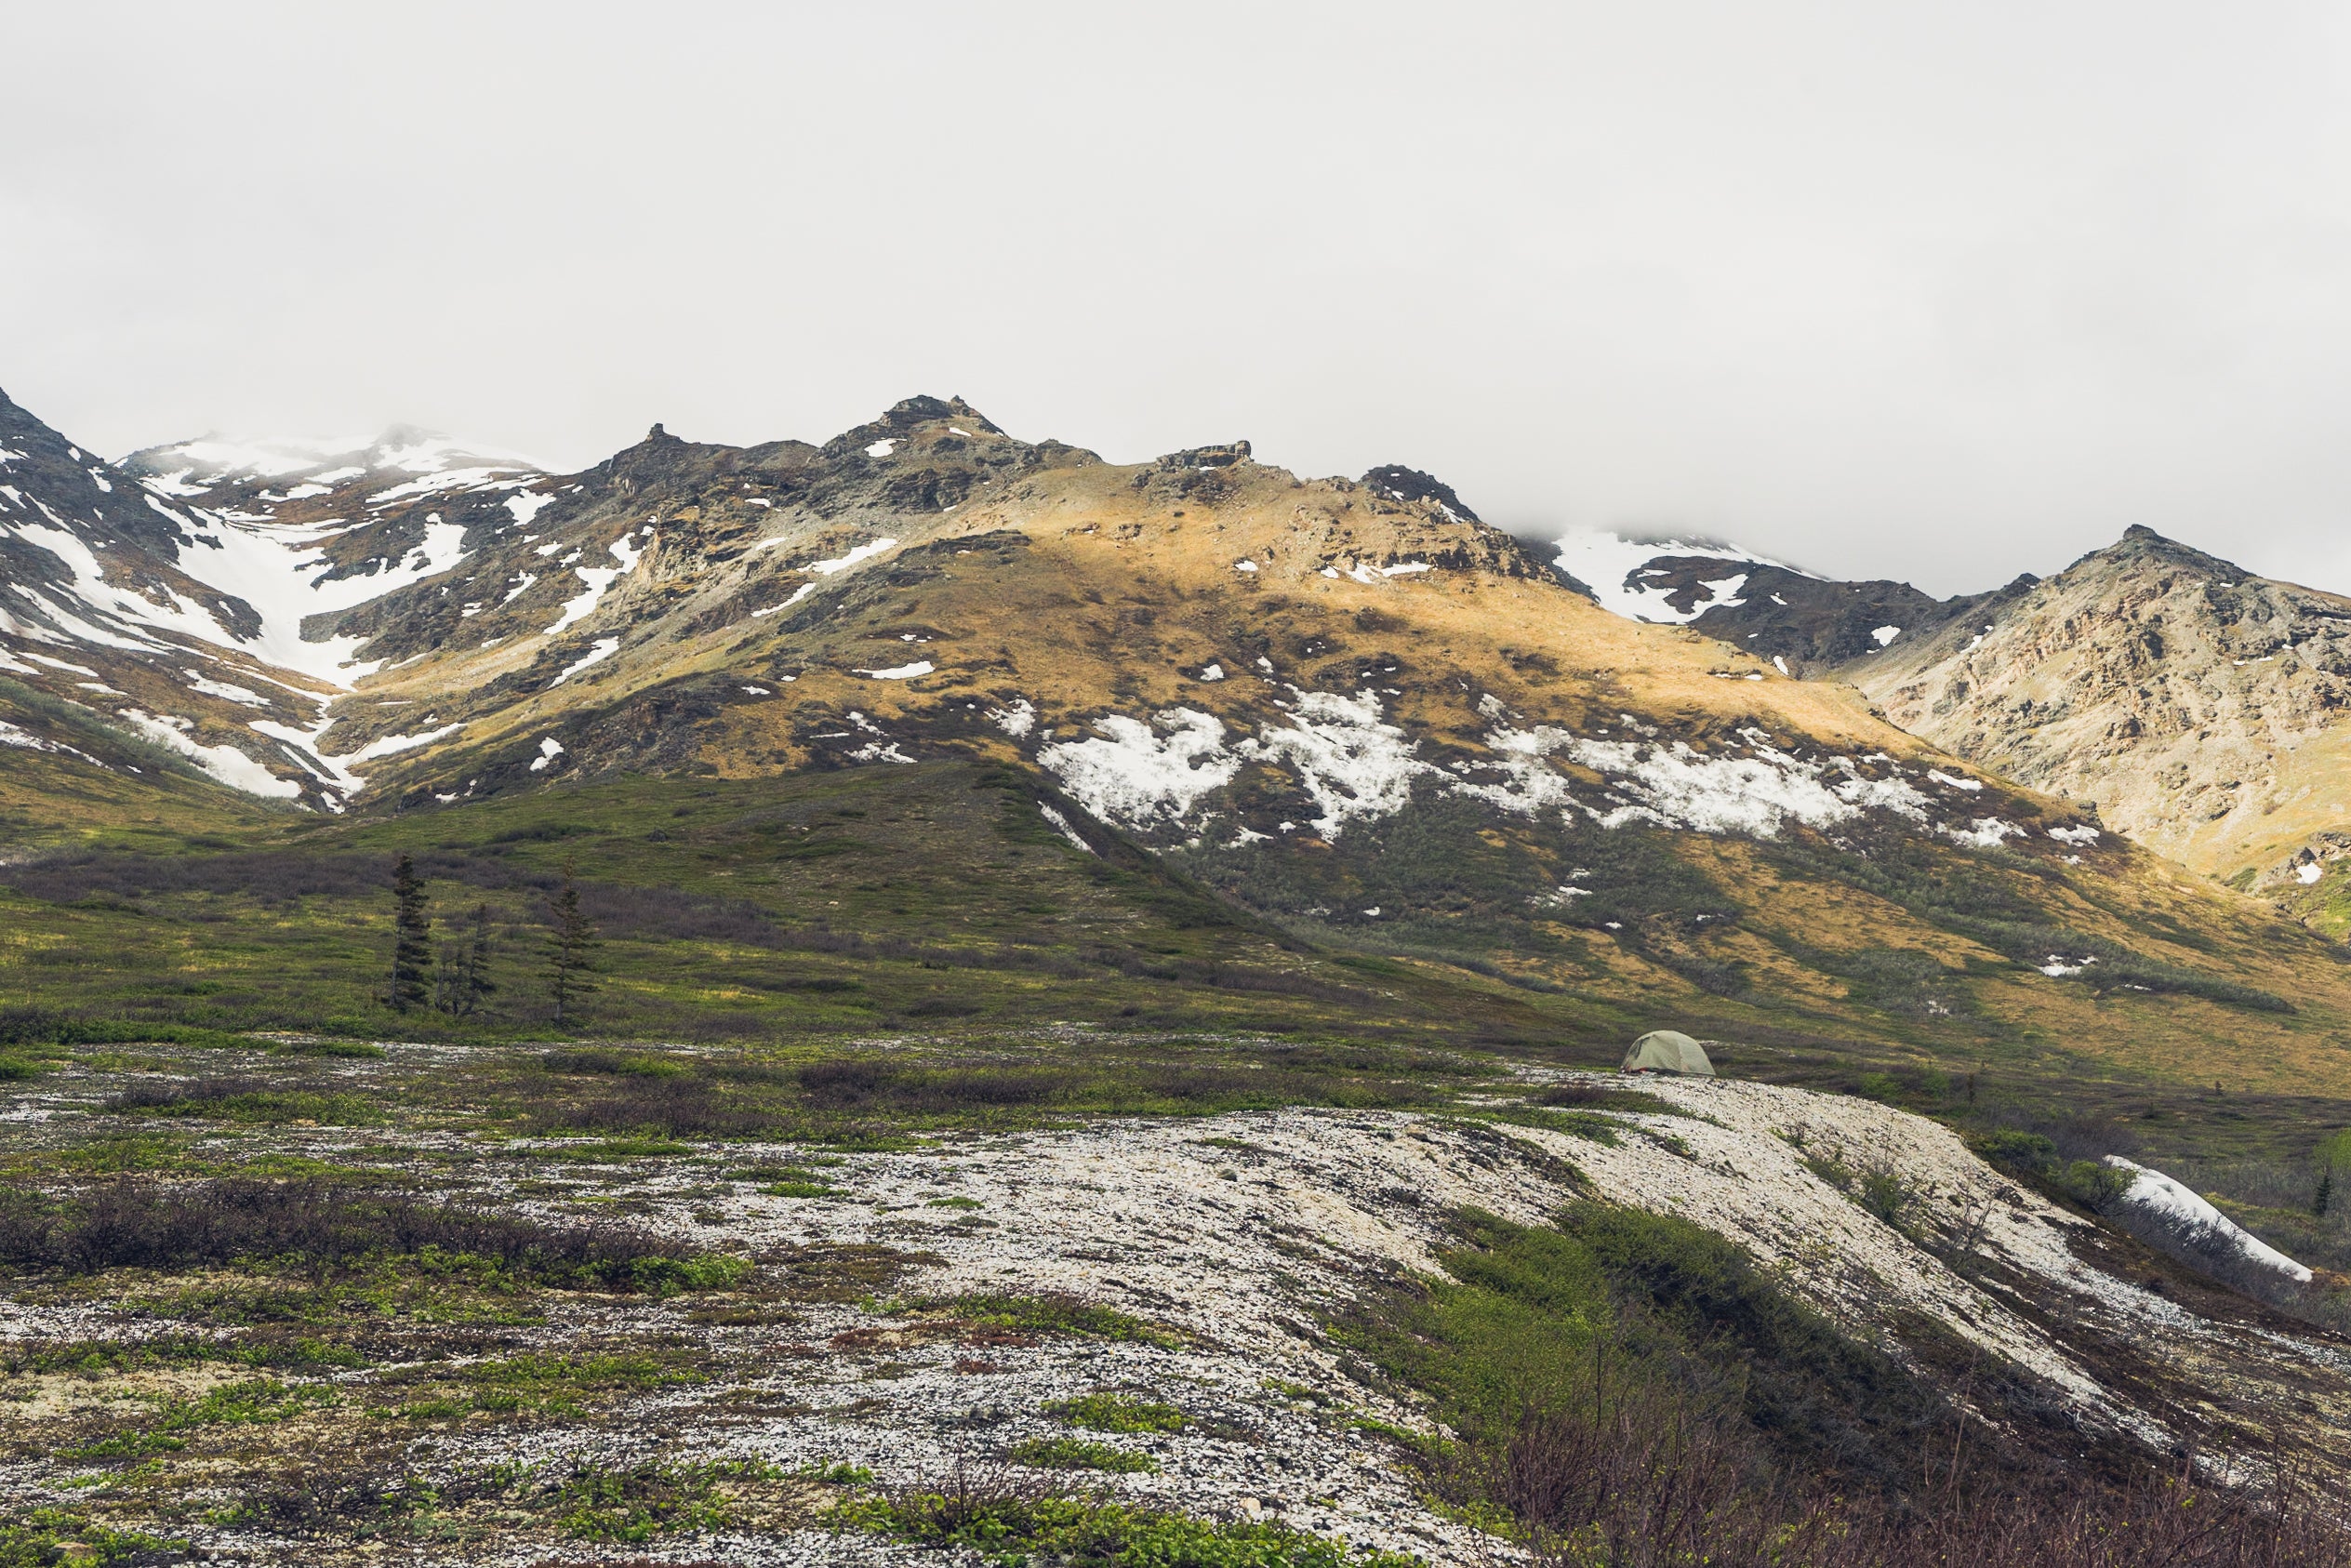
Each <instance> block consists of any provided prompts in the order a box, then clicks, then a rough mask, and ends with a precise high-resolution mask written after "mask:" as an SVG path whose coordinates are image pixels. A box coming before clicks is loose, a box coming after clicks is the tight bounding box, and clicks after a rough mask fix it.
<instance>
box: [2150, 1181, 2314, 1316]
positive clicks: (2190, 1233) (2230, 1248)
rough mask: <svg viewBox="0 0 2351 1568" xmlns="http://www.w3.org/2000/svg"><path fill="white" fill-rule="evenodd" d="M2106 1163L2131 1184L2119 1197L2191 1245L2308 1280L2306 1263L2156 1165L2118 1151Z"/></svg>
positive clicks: (2294, 1280) (2291, 1276) (2293, 1278)
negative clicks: (2123, 1154)
mask: <svg viewBox="0 0 2351 1568" xmlns="http://www.w3.org/2000/svg"><path fill="white" fill-rule="evenodd" d="M2106 1163H2107V1164H2109V1165H2112V1166H2113V1167H2114V1168H2115V1169H2116V1170H2118V1171H2121V1172H2123V1173H2125V1174H2126V1175H2128V1176H2130V1177H2131V1185H2130V1186H2129V1187H2128V1188H2126V1189H2123V1193H2122V1198H2121V1202H2122V1203H2124V1204H2125V1205H2127V1206H2128V1207H2130V1208H2132V1209H2135V1210H2137V1211H2138V1212H2139V1213H2140V1214H2142V1215H2144V1216H2146V1217H2147V1218H2150V1219H2152V1220H2154V1221H2156V1222H2157V1223H2158V1224H2159V1225H2160V1226H2161V1227H2162V1228H2163V1229H2166V1230H2168V1231H2170V1232H2171V1233H2172V1236H2173V1237H2174V1238H2176V1239H2177V1240H2178V1241H2180V1242H2183V1243H2184V1244H2185V1245H2186V1246H2188V1247H2189V1248H2191V1249H2192V1250H2194V1251H2197V1252H2199V1253H2204V1254H2208V1255H2214V1256H2233V1257H2235V1258H2238V1259H2241V1260H2242V1261H2244V1262H2246V1263H2250V1264H2251V1265H2252V1266H2253V1267H2255V1268H2257V1269H2267V1270H2269V1271H2270V1272H2272V1273H2277V1274H2282V1275H2284V1276H2285V1277H2286V1278H2287V1279H2289V1280H2291V1281H2293V1282H2294V1283H2296V1284H2302V1285H2306V1284H2308V1283H2309V1282H2310V1281H2311V1272H2310V1270H2309V1269H2307V1268H2305V1266H2304V1265H2302V1264H2300V1263H2297V1262H2295V1261H2294V1260H2293V1259H2292V1258H2291V1257H2288V1256H2286V1255H2285V1254H2284V1253H2282V1252H2279V1251H2278V1249H2277V1248H2276V1247H2273V1246H2271V1245H2270V1244H2269V1243H2268V1242H2265V1241H2263V1240H2262V1239H2261V1238H2260V1237H2258V1236H2256V1235H2254V1234H2253V1233H2252V1232H2251V1231H2250V1230H2248V1229H2245V1228H2244V1227H2243V1226H2240V1225H2238V1223H2237V1222H2236V1221H2235V1220H2233V1219H2231V1218H2229V1217H2228V1216H2226V1215H2225V1214H2223V1213H2221V1211H2220V1210H2218V1209H2216V1208H2214V1207H2213V1206H2212V1204H2211V1203H2207V1202H2205V1200H2204V1199H2202V1198H2201V1197H2199V1196H2198V1195H2197V1194H2196V1193H2194V1192H2192V1191H2190V1190H2189V1189H2187V1188H2185V1187H2184V1186H2182V1185H2181V1184H2180V1183H2178V1182H2176V1181H2174V1180H2172V1178H2171V1177H2170V1176H2165V1175H2164V1174H2163V1173H2162V1172H2161V1171H2156V1170H2149V1169H2148V1168H2147V1167H2146V1166H2145V1165H2141V1164H2136V1163H2132V1161H2129V1160H2125V1159H2124V1158H2123V1157H2122V1156H2121V1155H2119V1154H2109V1155H2107V1156H2106Z"/></svg>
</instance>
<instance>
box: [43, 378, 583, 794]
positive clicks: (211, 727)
mask: <svg viewBox="0 0 2351 1568" xmlns="http://www.w3.org/2000/svg"><path fill="white" fill-rule="evenodd" d="M544 483H545V476H544V475H542V474H541V473H540V472H538V470H537V469H535V468H531V467H528V466H525V465H524V464H521V463H520V462H518V461H516V460H514V459H512V458H504V457H497V458H485V457H483V456H481V455H479V454H476V453H472V452H470V451H468V450H466V449H465V448H463V447H461V446H459V445H458V444H456V443H452V442H449V441H446V440H444V439H442V438H438V437H432V436H427V435H424V434H422V433H420V432H412V431H395V432H388V433H387V435H386V436H384V437H382V438H380V439H379V440H378V441H376V442H373V443H361V444H356V445H351V444H339V443H329V444H322V445H317V446H312V447H307V448H305V447H301V446H299V445H295V444H286V443H261V444H253V445H246V446H232V445H227V444H223V443H218V442H191V443H184V444H182V445H179V446H175V447H159V448H153V449H150V450H149V451H147V452H143V453H139V454H136V455H134V457H133V458H128V459H126V460H125V461H124V462H122V463H120V464H113V463H108V462H105V461H103V460H102V459H100V458H98V457H97V456H96V455H95V454H92V453H90V452H88V451H86V450H85V449H84V448H82V447H80V446H79V445H75V444H74V443H73V442H72V441H70V440H68V439H67V438H66V437H64V436H63V435H61V434H60V433H59V432H56V431H53V430H51V429H49V428H48V427H47V426H46V425H45V424H43V423H42V422H41V421H40V420H38V419H34V418H33V416H32V415H30V414H28V413H26V412H25V411H24V410H23V409H21V408H20V407H18V406H17V405H15V404H14V403H12V402H10V401H8V400H7V398H6V397H5V395H0V566H5V569H6V574H7V593H6V596H5V597H0V671H7V673H8V674H10V675H12V676H15V677H16V678H18V679H20V680H23V681H26V682H28V683H30V684H34V685H36V686H38V687H40V688H42V689H45V690H47V691H49V692H50V693H51V694H52V695H56V696H60V697H63V698H66V699H67V700H70V701H73V702H77V703H80V704H82V705H83V706H86V707H89V708H92V709H95V710H97V711H100V712H101V713H103V714H104V715H105V716H106V717H108V718H109V719H111V720H113V722H115V723H117V724H121V725H123V726H126V727H127V728H129V729H130V730H132V731H134V732H136V733H137V734H138V735H139V736H140V737H144V738H146V739H148V740H151V741H153V742H154V743H156V744H159V745H163V746H165V747H166V748H168V749H170V750H171V751H177V752H179V753H180V754H181V755H183V756H184V757H186V758H187V759H188V760H189V761H191V762H193V764H195V765H196V766H198V767H200V768H201V769H203V770H204V771H205V772H206V773H207V774H210V775H211V776H212V777H216V778H218V779H219V780H220V781H221V782H222V783H225V784H229V785H231V786H232V787H234V788H236V789H239V790H242V791H246V792H248V793H251V794H255V795H259V796H263V797H267V798H273V799H284V800H288V801H298V800H299V801H303V802H307V803H309V804H325V805H329V806H340V805H341V804H343V803H344V802H345V801H347V800H348V798H349V797H350V795H351V794H352V792H353V791H356V790H358V789H359V788H360V787H361V785H362V782H363V777H364V776H363V775H362V774H361V773H360V772H358V771H357V769H358V768H359V766H360V765H361V764H365V763H367V762H370V761H372V760H373V759H374V758H375V757H377V756H380V755H384V754H386V751H387V746H386V743H385V742H384V741H382V740H381V739H376V740H373V741H370V742H367V743H363V744H359V745H355V746H351V747H347V748H339V747H337V746H336V745H335V744H334V742H333V741H332V740H330V739H329V738H328V737H327V731H328V730H329V729H330V728H332V727H333V725H334V723H335V714H334V712H333V711H332V709H333V704H334V701H335V699H336V698H337V697H338V696H339V694H340V693H342V692H344V691H347V690H349V689H350V688H351V687H352V685H353V684H355V683H356V682H358V681H359V680H361V679H363V678H365V676H367V675H368V674H371V673H373V672H374V671H376V670H377V669H378V668H379V666H380V663H381V661H380V660H370V659H367V658H362V657H361V656H360V646H361V643H362V641H363V639H361V638H358V637H354V636H351V635H338V634H336V633H334V632H332V631H322V628H321V626H320V625H319V624H317V623H316V618H320V617H327V618H332V617H335V616H337V615H339V614H341V613H343V612H346V611H349V610H351V609H353V608H354V607H357V606H359V605H365V604H366V603H368V602H369V601H371V600H374V599H377V598H379V597H380V596H382V595H383V594H385V593H388V592H391V591H395V590H397V589H399V588H402V587H405V586H407V585H409V584H412V583H415V582H418V581H422V580H424V579H425V578H431V577H433V576H435V575H437V574H439V573H442V572H445V571H446V570H448V569H449V568H450V567H451V566H452V565H455V564H456V563H457V562H458V561H459V560H461V559H462V558H463V557H464V554H465V552H466V549H467V545H466V536H467V533H468V531H469V529H472V528H475V527H480V526H487V527H491V528H496V527H498V526H499V525H513V524H515V523H516V522H517V520H518V519H520V518H522V517H525V516H527V515H528V513H529V512H530V511H532V510H533V509H534V507H535V505H538V504H544V501H543V498H540V497H539V493H538V489H536V488H534V487H535V486H543V485H544ZM510 499H512V500H516V501H517V503H518V504H517V505H516V506H514V507H509V506H507V505H506V504H505V503H506V502H507V501H508V500H510ZM306 632H307V633H308V634H306ZM337 738H339V737H337ZM390 749H396V748H390Z"/></svg>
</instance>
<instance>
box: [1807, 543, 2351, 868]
mask: <svg viewBox="0 0 2351 1568" xmlns="http://www.w3.org/2000/svg"><path fill="white" fill-rule="evenodd" d="M1968 608H1972V609H1973V610H1974V611H1975V612H1976V613H1972V614H1970V613H1967V609H1962V611H1961V612H1960V614H1959V615H1958V616H1956V617H1954V618H1949V619H1946V621H1945V623H1944V624H1943V625H1942V626H1941V627H1940V628H1939V629H1937V630H1935V631H1932V632H1930V633H1929V634H1927V635H1925V636H1922V637H1904V638H1900V639H1896V640H1894V641H1893V644H1891V645H1890V646H1888V647H1887V648H1885V649H1884V650H1883V651H1882V652H1877V653H1872V654H1869V655H1866V656H1865V657H1864V658H1860V659H1857V660H1854V661H1853V662H1851V663H1849V664H1847V665H1845V666H1844V667H1842V669H1841V670H1840V671H1839V673H1840V674H1842V675H1843V676H1844V677H1845V678H1846V679H1848V680H1851V681H1852V682H1853V684H1856V685H1858V686H1860V687H1861V689H1862V690H1863V691H1865V692H1866V693H1867V694H1868V695H1869V696H1870V697H1871V698H1874V699H1875V700H1876V701H1878V702H1879V704H1880V705H1881V706H1882V707H1883V709H1884V710H1885V712H1886V714H1887V716H1888V717H1889V718H1891V719H1893V722H1894V723H1896V724H1900V725H1902V726H1903V727H1904V728H1905V729H1907V730H1909V731H1910V732H1911V733H1913V734H1915V735H1919V736H1923V737H1926V738H1928V739H1930V740H1933V741H1934V742H1935V743H1936V744H1937V745H1939V746H1943V747H1946V748H1947V749H1948V750H1950V751H1956V752H1958V753H1959V755H1961V756H1964V757H1967V758H1968V759H1970V760H1971V761H1973V762H1976V763H1979V764H1982V765H1984V766H1986V767H1990V768H1995V769H1998V770H1999V771H2000V772H2002V773H2005V774H2007V775H2008V776H2009V777H2012V778H2015V779H2018V780H2019V781H2021V782H2024V783H2027V784H2030V785H2033V786H2034V787H2036V788H2039V789H2042V790H2046V791H2050V792H2052V793H2055V794H2061V795H2066V796H2071V797H2073V798H2075V799H2078V800H2084V801H2094V802H2096V803H2097V805H2098V808H2099V812H2100V816H2101V818H2102V820H2104V821H2105V823H2106V824H2107V825H2108V826H2110V827H2113V828H2118V829H2120V830H2121V831H2124V832H2127V833H2129V834H2131V835H2132V837H2133V838H2136V839H2138V840H2139V841H2140V842H2141V843H2143V844H2148V845H2150V846H2151V847H2154V848H2156V849H2158V850H2161V851H2162V852H2164V853H2165V854H2168V855H2172V856H2175V857H2178V858H2180V859H2182V860H2185V862H2187V863H2188V864H2189V865H2190V866H2192V867H2195V868H2196V869H2197V870H2205V871H2211V872H2214V873H2217V874H2219V875H2222V876H2230V875H2235V874H2239V873H2241V872H2242V871H2243V870H2247V869H2251V870H2253V871H2254V872H2255V874H2256V876H2257V877H2266V878H2268V879H2271V880H2277V879H2282V878H2283V877H2285V876H2286V875H2287V874H2288V873H2289V871H2290V870H2291V867H2292V864H2293V862H2294V861H2295V859H2296V858H2297V857H2298V856H2299V854H2300V852H2301V851H2302V850H2303V849H2304V847H2305V844H2306V843H2307V842H2308V841H2309V840H2310V839H2311V837H2312V836H2313V835H2314V834H2315V833H2317V832H2318V831H2320V830H2322V829H2325V828H2330V827H2342V826H2345V825H2351V791H2344V789H2343V788H2342V786H2341V783H2340V777H2341V776H2340V773H2339V771H2338V769H2337V764H2336V757H2337V750H2338V748H2339V747H2340V746H2341V745H2342V744H2343V740H2342V738H2341V737H2339V736H2338V734H2337V733H2336V726H2337V724H2338V722H2339V721H2340V719H2341V718H2342V716H2343V713H2344V706H2345V702H2346V697H2347V695H2351V599H2342V598H2338V597H2336V596H2334V595H2332V594H2328V593H2320V592H2317V591H2313V590H2310V589H2305V588H2298V587H2295V586H2294V585H2292V584H2291V583H2283V582H2273V581H2269V580H2267V579H2265V578H2256V577H2252V576H2251V575H2249V574H2248V573H2246V572H2245V571H2243V570H2242V569H2241V568H2239V567H2237V566H2234V565H2230V564H2229V563H2228V562H2225V561H2223V560H2219V559H2217V558H2216V557H2213V556H2210V555H2206V554H2203V553H2201V552H2200V551H2195V550H2191V549H2189V548H2187V547H2186V546H2185V545H2180V544H2175V543H2173V542H2172V541H2171V540H2169V539H2166V538H2162V537H2160V536H2159V535H2158V534H2156V533H2154V532H2153V531H2151V530H2149V529H2146V528H2132V530H2131V531H2130V532H2129V533H2128V534H2126V535H2125V536H2124V537H2123V538H2122V540H2121V541H2120V542H2119V543H2118V544H2116V545H2114V546H2113V547H2112V548H2110V549H2106V550H2102V551H2096V552H2094V553H2092V554H2090V555H2086V556H2084V557H2082V558H2081V559H2080V560H2079V561H2077V562H2075V563H2074V564H2073V565H2071V566H2069V567H2067V568H2066V569H2065V571H2063V572H2061V573H2059V574H2058V575H2057V576H2055V577H2053V578H2050V579H2048V580H2047V581H2046V582H2041V583H2039V584H2035V585H2033V586H2031V587H2028V588H2026V589H2024V590H2023V591H2015V592H2004V594H2003V596H2000V597H1999V598H1998V599H1997V600H1996V602H1994V603H1991V604H1988V605H1971V606H1968Z"/></svg>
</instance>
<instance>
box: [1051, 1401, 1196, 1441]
mask: <svg viewBox="0 0 2351 1568" xmlns="http://www.w3.org/2000/svg"><path fill="white" fill-rule="evenodd" d="M1045 1414H1046V1415H1057V1416H1059V1417H1060V1418H1061V1419H1062V1420H1064V1421H1067V1422H1069V1425H1071V1426H1072V1427H1083V1428H1086V1429H1087V1430H1088V1431H1094V1432H1180V1431H1182V1430H1183V1429H1184V1428H1185V1427H1186V1426H1187V1425H1189V1421H1188V1420H1187V1418H1186V1416H1185V1415H1184V1413H1183V1412H1182V1411H1180V1410H1178V1409H1176V1407H1175V1406H1174V1405H1172V1404H1163V1403H1162V1402H1159V1401H1157V1400H1138V1399H1132V1398H1130V1397H1128V1396H1127V1395H1125V1394H1081V1395H1079V1396H1078V1397H1077V1398H1076V1399H1073V1400H1063V1401H1061V1402H1058V1403H1056V1404H1049V1405H1047V1406H1045Z"/></svg>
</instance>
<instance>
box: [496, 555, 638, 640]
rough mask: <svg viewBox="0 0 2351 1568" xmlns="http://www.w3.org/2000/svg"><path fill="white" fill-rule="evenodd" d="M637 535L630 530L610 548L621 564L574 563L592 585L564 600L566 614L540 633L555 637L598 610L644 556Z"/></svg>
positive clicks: (580, 578)
mask: <svg viewBox="0 0 2351 1568" xmlns="http://www.w3.org/2000/svg"><path fill="white" fill-rule="evenodd" d="M636 538H637V536H636V535H635V533H634V532H631V533H626V534H623V535H621V536H620V537H619V538H617V539H615V540H613V541H612V543H611V544H610V545H609V546H607V547H606V548H607V549H609V550H610V551H612V554H613V557H614V558H615V559H616V560H618V562H619V563H620V565H618V566H574V567H573V568H572V572H573V574H574V575H575V576H577V577H578V578H579V580H580V581H582V582H584V583H586V584H587V585H588V587H587V590H586V591H584V592H581V593H578V594H575V595H574V596H572V597H571V598H569V599H566V600H565V601H564V613H563V614H562V616H560V617H559V618H557V619H556V621H555V624H554V625H552V626H551V627H549V628H548V629H547V630H546V631H543V632H541V633H540V635H541V636H545V637H552V636H554V635H555V634H556V633H557V632H559V631H563V630H564V629H565V627H567V626H572V625H575V624H577V623H578V622H579V621H583V620H586V619H587V618H589V617H590V616H591V615H593V614H595V613H596V605H598V604H599V603H600V602H602V600H603V599H604V594H605V592H606V591H609V590H610V589H611V587H612V585H613V584H614V583H616V582H618V581H619V580H620V579H621V578H624V577H627V576H628V575H629V574H630V573H631V572H633V571H635V570H636V569H637V563H638V562H639V561H640V560H643V559H644V547H643V546H642V545H639V544H638V543H637V542H636ZM525 586H527V585H525Z"/></svg>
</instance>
